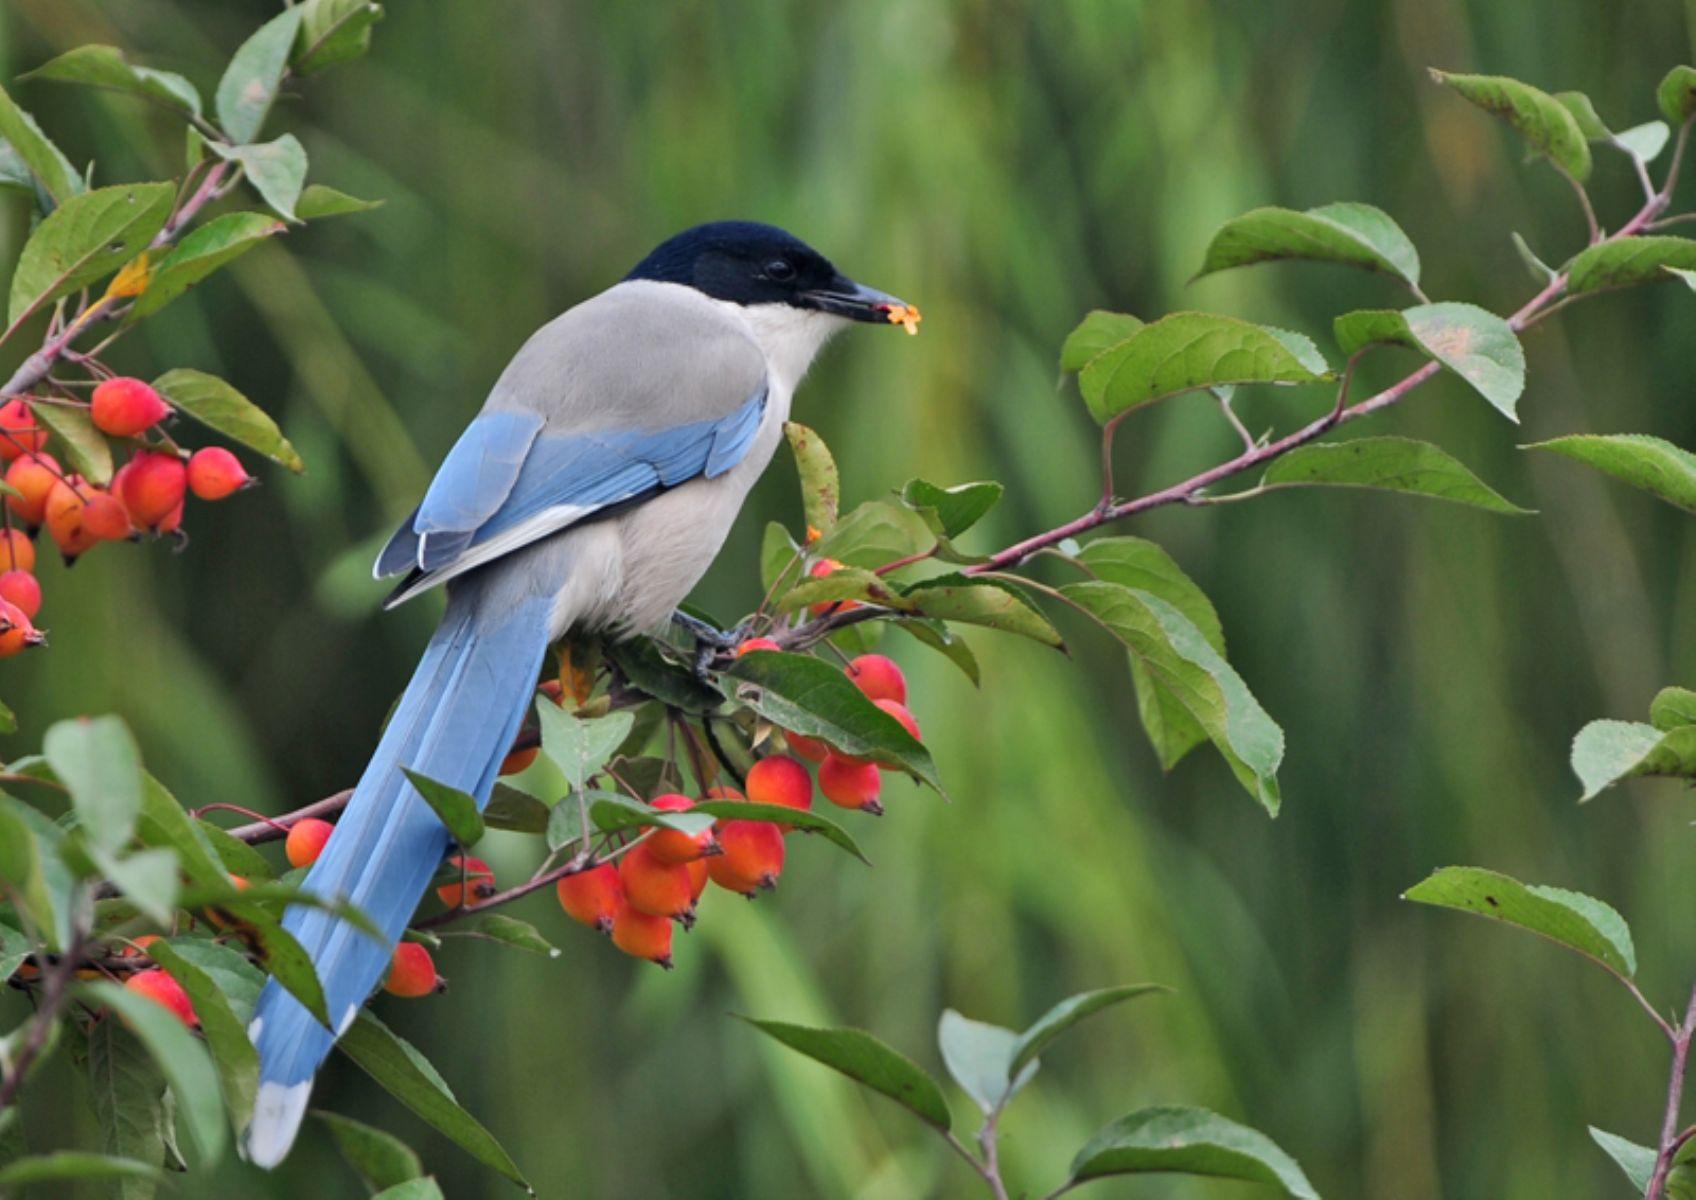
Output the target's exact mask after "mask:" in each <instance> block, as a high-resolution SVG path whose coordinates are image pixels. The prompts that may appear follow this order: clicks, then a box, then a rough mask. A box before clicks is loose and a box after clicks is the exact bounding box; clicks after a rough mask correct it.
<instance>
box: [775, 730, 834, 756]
mask: <svg viewBox="0 0 1696 1200" xmlns="http://www.w3.org/2000/svg"><path fill="white" fill-rule="evenodd" d="M783 740H784V741H786V742H788V743H789V748H790V749H791V750H793V751H794V752H795V753H796V754H797V755H798V756H799V757H801V758H804V759H806V760H807V761H808V762H815V763H816V762H823V761H824V756H825V755H827V754H829V753H830V747H829V746H827V745H825V743H823V742H821V741H819V740H818V739H817V738H810V737H803V736H802V735H801V734H798V733H790V732H789V731H788V730H784V733H783Z"/></svg>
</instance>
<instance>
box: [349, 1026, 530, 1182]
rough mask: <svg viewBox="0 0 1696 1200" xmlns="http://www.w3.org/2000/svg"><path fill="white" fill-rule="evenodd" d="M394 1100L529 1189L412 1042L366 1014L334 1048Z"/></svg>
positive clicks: (486, 1131)
mask: <svg viewBox="0 0 1696 1200" xmlns="http://www.w3.org/2000/svg"><path fill="white" fill-rule="evenodd" d="M336 1044H337V1046H338V1048H339V1049H340V1050H341V1052H342V1053H343V1054H346V1055H347V1056H348V1057H349V1058H351V1059H352V1060H353V1061H354V1062H355V1063H357V1064H358V1065H359V1067H360V1069H361V1070H363V1071H364V1072H365V1073H366V1074H367V1075H369V1076H371V1078H372V1079H374V1080H376V1081H377V1083H378V1084H380V1085H381V1086H382V1088H383V1089H384V1090H385V1091H387V1092H388V1093H389V1094H390V1095H391V1096H393V1097H394V1098H395V1099H396V1100H399V1101H400V1102H401V1103H402V1104H404V1105H406V1107H408V1108H410V1109H411V1110H412V1111H413V1112H414V1113H416V1114H418V1116H419V1117H421V1118H423V1120H424V1121H425V1122H427V1123H428V1124H429V1125H431V1126H433V1127H434V1128H435V1129H436V1130H438V1131H439V1132H440V1133H442V1134H443V1135H445V1136H446V1137H447V1138H449V1139H450V1140H451V1141H453V1142H454V1144H455V1145H457V1146H459V1147H460V1148H461V1149H463V1150H465V1151H466V1152H467V1153H468V1154H470V1155H471V1156H472V1157H473V1158H475V1159H477V1161H479V1162H481V1163H483V1164H484V1165H485V1166H489V1167H493V1168H494V1169H495V1170H496V1171H499V1172H500V1173H501V1174H502V1175H504V1176H506V1177H507V1178H508V1179H510V1180H512V1181H513V1182H514V1183H516V1184H518V1185H519V1186H520V1187H522V1188H524V1189H526V1190H529V1189H530V1185H529V1184H528V1183H526V1182H525V1180H524V1176H523V1174H522V1173H520V1171H519V1169H518V1164H517V1163H515V1162H513V1161H512V1157H511V1155H509V1154H507V1152H506V1151H505V1150H504V1149H502V1148H501V1145H500V1143H499V1142H497V1141H496V1140H495V1139H494V1137H493V1136H492V1135H491V1134H490V1133H489V1131H488V1130H487V1129H485V1128H483V1126H482V1125H481V1124H479V1123H478V1121H477V1119H476V1118H475V1117H473V1116H472V1115H471V1114H470V1113H468V1112H466V1111H465V1110H464V1109H463V1108H461V1107H460V1106H459V1102H458V1101H456V1100H455V1099H454V1097H453V1093H452V1092H451V1091H449V1090H448V1086H447V1084H446V1083H445V1082H443V1080H442V1077H441V1076H440V1075H439V1074H437V1073H436V1071H435V1069H434V1068H432V1067H431V1066H430V1065H429V1063H428V1062H427V1061H426V1060H425V1059H424V1057H423V1056H422V1055H421V1054H419V1053H418V1051H417V1050H415V1049H414V1048H413V1047H412V1045H411V1044H410V1043H408V1042H407V1041H405V1040H404V1039H403V1038H400V1037H397V1036H396V1035H395V1034H394V1033H393V1032H391V1031H390V1030H389V1028H388V1026H386V1025H384V1024H383V1023H382V1022H381V1021H379V1020H378V1019H377V1018H376V1017H374V1016H372V1015H371V1014H370V1013H368V1012H362V1013H360V1014H359V1019H358V1020H356V1021H355V1022H354V1023H353V1024H352V1026H350V1027H349V1028H348V1031H347V1032H346V1033H345V1034H343V1035H342V1038H341V1041H339V1042H338V1043H336Z"/></svg>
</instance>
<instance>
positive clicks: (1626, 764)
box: [1572, 721, 1696, 802]
mask: <svg viewBox="0 0 1696 1200" xmlns="http://www.w3.org/2000/svg"><path fill="white" fill-rule="evenodd" d="M1572 770H1573V774H1575V775H1577V776H1578V780H1579V782H1580V783H1582V784H1583V785H1584V794H1583V795H1582V796H1580V797H1579V801H1580V802H1583V801H1585V800H1590V799H1592V798H1594V797H1595V796H1596V795H1597V794H1598V793H1599V792H1601V791H1603V790H1604V789H1605V788H1610V787H1612V786H1613V785H1614V784H1616V783H1620V782H1622V781H1623V780H1626V779H1636V778H1640V777H1646V776H1672V777H1676V778H1681V779H1696V726H1690V725H1681V726H1678V727H1677V728H1674V729H1670V730H1667V731H1665V732H1663V731H1662V730H1660V729H1658V728H1657V727H1655V726H1654V725H1643V724H1640V723H1639V722H1636V721H1591V722H1590V723H1589V724H1588V725H1586V726H1585V727H1584V728H1583V729H1580V730H1579V731H1578V736H1577V737H1575V738H1573V739H1572Z"/></svg>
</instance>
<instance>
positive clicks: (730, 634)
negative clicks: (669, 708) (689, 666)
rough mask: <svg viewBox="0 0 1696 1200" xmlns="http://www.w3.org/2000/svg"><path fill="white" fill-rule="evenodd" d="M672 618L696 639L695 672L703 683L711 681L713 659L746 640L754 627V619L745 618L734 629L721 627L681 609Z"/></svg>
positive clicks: (674, 622)
mask: <svg viewBox="0 0 1696 1200" xmlns="http://www.w3.org/2000/svg"><path fill="white" fill-rule="evenodd" d="M671 620H672V623H673V624H674V625H678V626H681V627H682V628H684V629H686V630H688V631H689V633H690V635H691V636H692V637H693V638H694V639H695V663H694V672H695V678H696V679H698V680H700V681H701V682H702V683H707V682H709V676H710V675H711V673H712V672H711V666H712V661H713V659H714V658H715V657H717V655H718V654H719V653H720V652H721V651H725V650H730V649H733V648H735V647H736V646H739V645H741V644H742V643H743V642H744V641H746V640H747V638H748V633H749V631H750V629H751V627H752V621H751V620H745V621H742V622H741V623H740V624H738V625H736V626H735V627H734V628H732V629H720V628H718V627H717V626H715V625H712V624H710V623H708V622H706V621H703V620H701V619H700V618H699V617H692V616H690V615H689V614H688V613H686V612H683V611H682V610H681V609H679V610H678V611H677V612H674V613H672V614H671Z"/></svg>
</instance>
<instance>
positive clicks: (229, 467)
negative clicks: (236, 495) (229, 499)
mask: <svg viewBox="0 0 1696 1200" xmlns="http://www.w3.org/2000/svg"><path fill="white" fill-rule="evenodd" d="M253 482H254V479H253V476H251V475H249V474H248V473H247V470H246V468H244V467H243V466H242V465H241V459H239V458H237V457H236V456H235V455H233V454H231V453H230V452H229V451H228V450H226V449H224V448H223V447H222V446H208V447H206V449H204V450H196V451H195V452H194V453H193V454H192V455H191V456H190V457H189V460H188V487H189V491H191V492H193V493H194V494H195V495H196V496H199V497H200V498H201V499H202V500H222V499H223V498H224V497H225V496H228V495H229V494H230V493H232V492H239V491H241V489H242V488H244V487H248V486H250V485H251V484H252V483H253Z"/></svg>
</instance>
